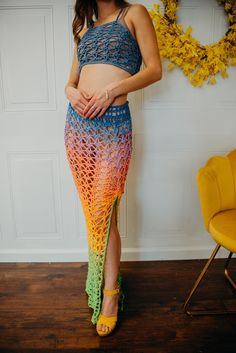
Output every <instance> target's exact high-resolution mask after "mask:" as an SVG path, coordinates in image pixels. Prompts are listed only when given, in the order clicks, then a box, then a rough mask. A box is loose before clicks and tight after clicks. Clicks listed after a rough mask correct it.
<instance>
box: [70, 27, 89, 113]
mask: <svg viewBox="0 0 236 353" xmlns="http://www.w3.org/2000/svg"><path fill="white" fill-rule="evenodd" d="M85 30H86V29H82V33H83V32H84V31H85ZM77 50H78V44H77V43H76V42H75V41H74V52H73V59H72V65H71V69H70V74H69V78H68V81H67V84H66V86H65V95H66V97H67V99H68V100H69V101H70V103H71V105H72V106H73V108H74V110H75V111H76V112H77V113H79V114H80V115H82V116H83V109H84V107H85V106H86V105H87V104H88V102H89V99H88V98H87V93H86V92H85V91H84V90H82V89H78V88H77V86H78V82H79V76H80V73H79V61H78V55H77Z"/></svg>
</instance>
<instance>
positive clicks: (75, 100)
mask: <svg viewBox="0 0 236 353" xmlns="http://www.w3.org/2000/svg"><path fill="white" fill-rule="evenodd" d="M66 93H67V98H68V99H69V101H70V103H71V105H72V107H73V108H74V110H75V111H76V112H77V113H78V114H80V115H81V116H82V117H84V116H83V115H84V114H83V110H84V108H85V107H86V106H87V104H88V102H89V95H88V93H87V92H86V91H84V90H83V89H81V88H79V87H78V88H75V87H68V88H67V90H66Z"/></svg>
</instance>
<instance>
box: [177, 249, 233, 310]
mask: <svg viewBox="0 0 236 353" xmlns="http://www.w3.org/2000/svg"><path fill="white" fill-rule="evenodd" d="M220 247H221V245H219V244H217V245H216V247H215V249H214V250H213V252H212V254H211V256H210V258H209V259H208V261H207V263H206V265H205V266H204V268H203V270H202V271H201V273H200V275H199V276H198V278H197V280H196V282H195V284H194V286H193V288H192V290H191V292H190V294H189V296H188V298H187V300H186V301H185V303H184V305H183V308H184V311H185V313H186V314H188V315H190V316H197V315H220V314H221V315H224V314H236V311H227V310H218V311H215V310H188V309H187V307H188V305H189V304H190V300H191V298H192V297H193V294H194V293H195V291H196V290H197V288H198V286H199V285H200V283H201V281H202V279H203V277H204V276H205V274H206V272H207V270H208V268H209V266H210V265H211V263H212V261H213V260H214V258H215V256H216V254H217V252H218V251H219V249H220ZM231 256H232V255H231ZM231 256H230V255H229V257H228V259H227V262H226V264H225V268H226V270H225V276H226V277H227V279H228V280H229V281H230V283H231V280H232V279H231V277H230V276H229V274H228V271H227V266H228V264H229V262H230V259H231ZM232 282H233V280H232ZM233 283H234V282H233ZM231 284H232V283H231ZM232 285H233V284H232ZM234 285H235V283H234ZM234 285H233V286H234Z"/></svg>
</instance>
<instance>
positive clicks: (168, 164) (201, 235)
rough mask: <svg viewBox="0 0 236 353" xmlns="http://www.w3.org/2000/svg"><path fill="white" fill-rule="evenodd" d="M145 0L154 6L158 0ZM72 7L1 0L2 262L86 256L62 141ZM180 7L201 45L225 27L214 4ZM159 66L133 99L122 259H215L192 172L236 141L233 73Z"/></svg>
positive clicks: (62, 2) (57, 1) (61, 1)
mask: <svg viewBox="0 0 236 353" xmlns="http://www.w3.org/2000/svg"><path fill="white" fill-rule="evenodd" d="M130 2H133V1H130ZM139 2H140V3H141V1H139ZM157 2H158V3H160V1H157ZM135 3H137V1H136V2H135ZM142 3H143V4H144V5H145V6H146V7H147V8H148V9H151V7H152V5H153V4H154V3H155V1H144V2H142ZM73 6H74V2H73V1H66V0H51V1H50V0H47V1H46V0H43V1H36V0H31V1H29V0H25V1H23V0H7V1H4V0H1V1H0V80H1V81H0V83H1V85H0V98H1V99H0V261H86V260H87V239H86V227H85V220H84V214H83V210H82V208H81V203H80V200H79V196H78V194H77V191H76V188H75V185H74V182H73V179H72V175H71V171H70V169H69V165H68V162H67V159H66V153H65V147H64V125H65V119H66V110H67V104H68V101H67V99H66V97H65V95H64V87H65V84H66V81H67V78H68V75H69V70H70V65H71V60H72V52H73V39H72V29H71V24H72V20H73ZM180 8H181V9H180V10H179V21H180V22H181V23H182V24H183V26H184V28H186V27H187V25H191V26H192V27H193V34H194V35H195V36H196V37H197V38H198V39H199V40H201V41H202V43H204V44H205V43H211V42H213V41H215V40H218V39H219V38H220V37H221V36H222V35H223V34H224V32H225V31H226V29H227V21H226V17H225V15H224V12H223V8H221V7H220V6H219V4H218V3H217V2H216V1H214V0H207V1H203V0H201V1H197V0H190V1H189V0H183V1H180ZM142 68H144V66H142ZM163 68H164V75H163V79H162V80H161V82H157V83H155V84H153V85H152V86H150V87H146V88H144V89H142V90H140V91H136V92H132V93H131V94H130V95H129V101H130V108H131V113H132V118H133V137H134V138H133V144H134V145H133V147H134V148H133V156H132V160H131V164H130V170H129V173H128V177H127V184H126V189H125V194H124V196H123V199H122V201H121V207H120V210H119V230H120V234H121V239H122V260H145V259H147V260H152V259H153V260H155V259H156V260H157V259H183V258H185V259H190V258H198V257H199V258H200V257H208V256H209V252H210V250H211V249H212V246H213V241H212V240H211V239H210V237H209V235H208V234H207V233H206V232H205V230H204V228H203V223H202V218H201V211H200V206H199V201H198V195H197V188H196V179H195V175H196V172H197V169H198V168H199V167H200V166H201V165H203V164H204V163H205V161H206V160H207V158H208V157H209V156H211V155H212V154H225V153H227V152H228V151H229V150H231V149H233V148H236V123H235V116H236V96H235V79H236V72H235V71H236V70H235V68H230V69H229V70H228V72H229V78H228V79H226V80H223V79H221V78H219V79H218V83H217V85H215V86H209V85H206V86H204V87H202V88H194V87H192V86H191V85H190V83H189V82H188V81H187V79H186V77H184V76H183V74H182V73H181V71H180V70H178V69H175V70H174V71H173V72H171V73H169V72H167V63H166V62H165V61H164V62H163ZM222 255H224V254H223V252H222ZM219 256H221V255H220V254H219Z"/></svg>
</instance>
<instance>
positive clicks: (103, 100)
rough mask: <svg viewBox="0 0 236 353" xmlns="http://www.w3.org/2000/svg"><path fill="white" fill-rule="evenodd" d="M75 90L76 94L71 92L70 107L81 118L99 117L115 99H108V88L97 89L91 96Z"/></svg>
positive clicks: (77, 89) (80, 89)
mask: <svg viewBox="0 0 236 353" xmlns="http://www.w3.org/2000/svg"><path fill="white" fill-rule="evenodd" d="M75 90H76V91H77V92H75V91H73V93H72V94H71V99H70V101H71V105H72V106H73V108H74V110H75V111H76V112H77V113H78V114H80V115H81V116H82V117H83V118H88V119H92V118H94V117H98V118H99V117H101V116H102V115H103V114H104V113H105V111H106V110H107V108H108V107H109V106H110V104H111V103H112V102H113V101H114V99H115V97H109V93H108V92H109V91H108V87H104V88H101V89H98V90H97V91H95V92H93V93H92V94H91V93H87V92H86V91H85V90H84V89H82V88H75Z"/></svg>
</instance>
